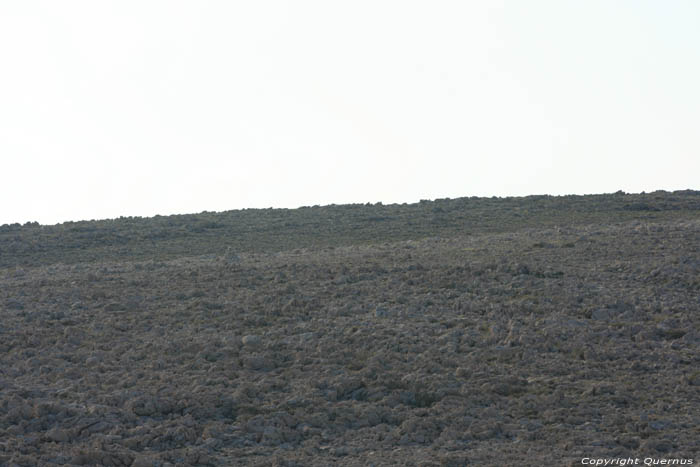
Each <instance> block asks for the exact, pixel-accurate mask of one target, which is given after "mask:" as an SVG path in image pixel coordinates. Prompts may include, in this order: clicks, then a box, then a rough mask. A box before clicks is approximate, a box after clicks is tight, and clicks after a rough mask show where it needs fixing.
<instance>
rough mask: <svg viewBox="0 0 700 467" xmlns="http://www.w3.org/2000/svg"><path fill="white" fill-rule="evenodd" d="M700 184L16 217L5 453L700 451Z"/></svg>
mask: <svg viewBox="0 0 700 467" xmlns="http://www.w3.org/2000/svg"><path fill="white" fill-rule="evenodd" d="M699 311H700V192H692V191H686V192H674V193H666V192H656V193H651V194H645V195H626V194H623V193H617V194H613V195H597V196H585V197H544V196H540V197H528V198H507V199H477V198H463V199H456V200H438V201H432V202H427V201H426V202H421V203H417V204H412V205H388V206H382V205H352V206H326V207H309V208H301V209H297V210H246V211H231V212H226V213H219V214H215V213H202V214H197V215H189V216H170V217H156V218H152V219H140V218H138V219H136V218H128V219H126V218H122V219H116V220H109V221H92V222H76V223H66V224H61V225H56V226H39V225H32V224H27V225H24V226H18V225H5V226H1V227H0V465H8V466H9V465H17V466H35V465H114V466H121V465H124V466H152V465H156V466H167V465H172V466H174V465H210V466H218V465H241V466H244V465H246V466H247V465H259V466H268V465H277V466H307V465H310V466H316V465H318V466H327V465H339V466H341V465H348V466H354V465H362V466H366V465H374V466H382V465H387V466H388V465H415V466H461V465H582V464H581V460H582V459H583V458H585V457H588V458H618V457H632V458H635V457H636V458H640V462H641V460H642V459H643V458H647V457H648V458H652V459H655V460H657V461H659V460H664V459H686V460H687V459H693V458H694V459H695V463H697V462H698V461H700V460H699V459H698V452H700V444H699V442H698V440H700V415H699V414H700V313H699Z"/></svg>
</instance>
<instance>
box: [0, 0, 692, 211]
mask: <svg viewBox="0 0 700 467" xmlns="http://www.w3.org/2000/svg"><path fill="white" fill-rule="evenodd" d="M698 24H700V3H699V2H697V1H671V0H669V1H641V0H635V1H614V2H613V1H609V0H604V1H562V0H553V1H512V2H509V1H483V2H476V1H439V0H431V1H407V0H401V1H381V0H373V1H358V0H353V1H346V2H336V1H327V0H326V1H306V0H295V1H264V0H263V1H261V0H256V1H245V2H244V1H204V0H202V1H195V0H191V1H174V0H167V1H155V0H151V1H148V0H139V1H125V0H119V1H100V0H86V1H73V0H62V1H60V2H58V1H33V0H6V1H2V2H0V224H2V223H10V222H25V221H34V220H36V221H39V222H41V223H56V222H62V221H65V220H81V219H99V218H112V217H118V216H121V215H125V216H128V215H139V216H149V215H154V214H172V213H190V212H200V211H203V210H207V211H221V210H228V209H236V208H245V207H270V206H272V207H297V206H301V205H314V204H330V203H337V204H340V203H351V202H368V201H371V202H377V201H382V202H384V203H392V202H414V201H418V200H419V199H433V198H442V197H459V196H474V195H477V196H483V195H486V196H491V195H497V196H507V195H527V194H543V193H549V194H569V193H577V194H584V193H601V192H613V191H616V190H618V189H622V190H625V191H629V192H639V191H643V190H645V191H653V190H656V189H666V190H674V189H685V188H693V189H700V84H699V83H700V28H699V27H698Z"/></svg>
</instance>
